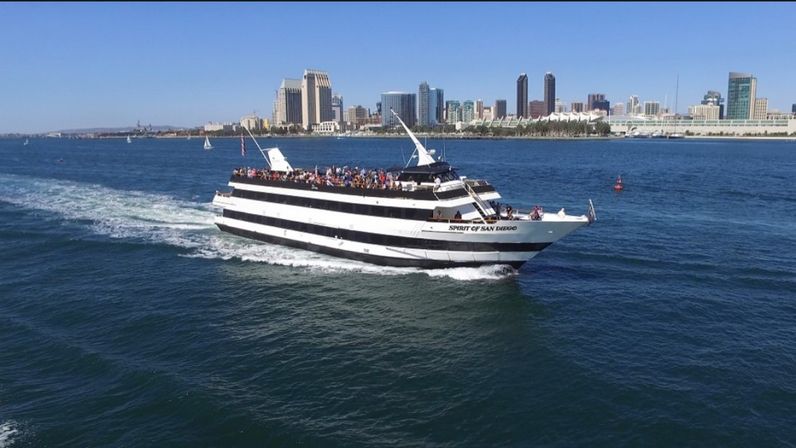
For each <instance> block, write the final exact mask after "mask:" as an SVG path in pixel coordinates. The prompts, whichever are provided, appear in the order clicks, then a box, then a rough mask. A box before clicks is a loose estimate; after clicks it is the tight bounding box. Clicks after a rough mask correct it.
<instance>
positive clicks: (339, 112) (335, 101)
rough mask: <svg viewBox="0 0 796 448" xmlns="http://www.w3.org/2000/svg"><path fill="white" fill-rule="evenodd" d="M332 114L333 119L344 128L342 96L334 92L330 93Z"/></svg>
mask: <svg viewBox="0 0 796 448" xmlns="http://www.w3.org/2000/svg"><path fill="white" fill-rule="evenodd" d="M332 114H333V115H334V117H333V120H334V121H336V122H337V123H338V124H339V125H340V129H345V120H344V119H343V97H342V96H341V95H340V94H337V93H335V94H334V95H332Z"/></svg>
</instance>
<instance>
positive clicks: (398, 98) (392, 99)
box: [381, 92, 417, 128]
mask: <svg viewBox="0 0 796 448" xmlns="http://www.w3.org/2000/svg"><path fill="white" fill-rule="evenodd" d="M416 101H417V95H415V94H414V93H404V92H384V93H382V94H381V109H382V111H383V113H382V114H381V125H382V126H385V127H393V126H400V123H398V120H396V119H395V116H394V115H393V114H392V112H390V110H391V109H392V110H394V111H395V113H397V114H398V115H399V116H400V117H401V120H403V122H404V123H406V125H407V126H409V127H410V128H411V127H413V126H414V125H415V124H417V116H416V115H415V111H416V110H417V109H416V106H415V104H416Z"/></svg>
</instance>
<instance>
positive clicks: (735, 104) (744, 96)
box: [727, 72, 757, 120]
mask: <svg viewBox="0 0 796 448" xmlns="http://www.w3.org/2000/svg"><path fill="white" fill-rule="evenodd" d="M756 94H757V78H755V77H754V76H752V75H751V74H749V73H736V72H730V80H729V83H728V86H727V119H728V120H748V119H750V118H752V115H753V114H754V112H755V95H756Z"/></svg>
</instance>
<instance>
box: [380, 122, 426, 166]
mask: <svg viewBox="0 0 796 448" xmlns="http://www.w3.org/2000/svg"><path fill="white" fill-rule="evenodd" d="M390 112H392V114H393V115H395V118H397V119H398V122H399V123H401V126H403V127H404V129H406V133H407V134H409V137H410V138H411V139H412V141H413V142H414V143H415V149H416V150H417V166H421V165H431V164H432V163H434V162H436V160H434V158H433V157H431V154H429V153H428V151H427V150H426V148H425V147H424V146H423V144H422V143H420V140H418V139H417V137H415V134H413V133H412V131H410V130H409V128H408V127H407V126H406V124H405V123H404V122H403V120H401V117H399V116H398V114H396V113H395V111H394V110H392V109H390Z"/></svg>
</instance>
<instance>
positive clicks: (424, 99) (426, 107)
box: [417, 81, 444, 126]
mask: <svg viewBox="0 0 796 448" xmlns="http://www.w3.org/2000/svg"><path fill="white" fill-rule="evenodd" d="M442 95H443V93H442V89H432V88H429V87H428V83H427V82H425V81H423V82H422V83H420V87H419V88H418V90H417V124H418V125H419V126H434V125H435V124H437V123H439V122H441V121H442V112H443V110H442V109H443V107H444V104H442V105H440V104H441V101H444V98H443V97H442Z"/></svg>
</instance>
